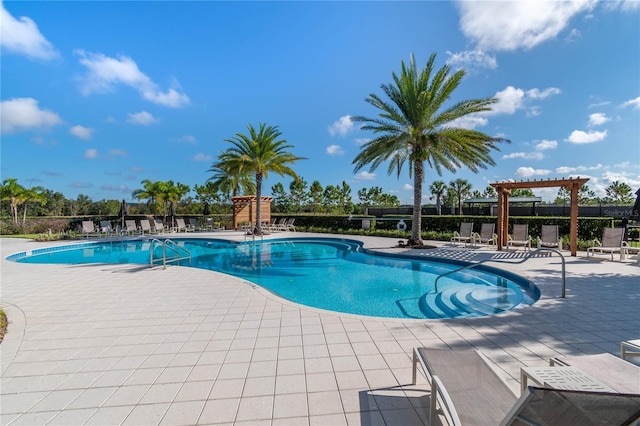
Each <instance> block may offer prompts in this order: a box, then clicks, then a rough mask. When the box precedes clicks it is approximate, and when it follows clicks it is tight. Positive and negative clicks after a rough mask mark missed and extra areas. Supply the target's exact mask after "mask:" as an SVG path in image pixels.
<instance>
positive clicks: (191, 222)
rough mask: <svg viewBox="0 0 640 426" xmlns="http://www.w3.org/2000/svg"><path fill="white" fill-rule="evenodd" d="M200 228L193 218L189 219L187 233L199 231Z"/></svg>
mask: <svg viewBox="0 0 640 426" xmlns="http://www.w3.org/2000/svg"><path fill="white" fill-rule="evenodd" d="M201 229H202V228H201V227H200V225H198V221H197V220H196V218H194V217H190V218H189V224H188V225H187V230H188V231H199V230H201Z"/></svg>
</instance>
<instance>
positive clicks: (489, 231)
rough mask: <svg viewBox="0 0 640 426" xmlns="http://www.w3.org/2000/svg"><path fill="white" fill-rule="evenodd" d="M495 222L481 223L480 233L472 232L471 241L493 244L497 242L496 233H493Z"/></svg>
mask: <svg viewBox="0 0 640 426" xmlns="http://www.w3.org/2000/svg"><path fill="white" fill-rule="evenodd" d="M495 231H496V224H495V223H483V224H482V225H480V233H479V234H478V233H477V232H474V233H473V243H474V244H475V243H480V244H487V245H491V246H495V245H497V244H498V234H496V233H495Z"/></svg>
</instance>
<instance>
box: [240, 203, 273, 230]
mask: <svg viewBox="0 0 640 426" xmlns="http://www.w3.org/2000/svg"><path fill="white" fill-rule="evenodd" d="M231 201H232V202H233V227H234V228H235V229H238V225H240V223H242V222H248V223H250V224H253V223H254V222H255V220H256V207H257V197H256V196H255V195H242V196H238V197H231ZM272 201H273V197H260V216H262V217H261V219H262V222H270V221H271V202H272Z"/></svg>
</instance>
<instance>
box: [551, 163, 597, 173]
mask: <svg viewBox="0 0 640 426" xmlns="http://www.w3.org/2000/svg"><path fill="white" fill-rule="evenodd" d="M600 169H602V164H597V165H595V166H576V167H568V166H561V167H556V173H559V174H565V175H566V174H569V173H581V172H588V171H592V170H600Z"/></svg>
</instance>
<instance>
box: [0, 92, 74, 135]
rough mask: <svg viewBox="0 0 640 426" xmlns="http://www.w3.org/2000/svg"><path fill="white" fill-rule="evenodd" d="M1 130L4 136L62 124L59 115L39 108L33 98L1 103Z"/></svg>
mask: <svg viewBox="0 0 640 426" xmlns="http://www.w3.org/2000/svg"><path fill="white" fill-rule="evenodd" d="M0 117H2V120H0V121H1V123H0V126H1V127H0V129H1V131H2V133H3V134H6V133H13V132H17V131H22V130H25V131H26V130H32V129H38V128H48V127H51V126H55V125H56V124H60V123H61V122H62V120H61V119H60V117H59V116H58V114H56V113H54V112H51V111H49V110H46V109H40V108H39V107H38V101H36V100H35V99H33V98H14V99H10V100H8V101H2V102H0Z"/></svg>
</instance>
